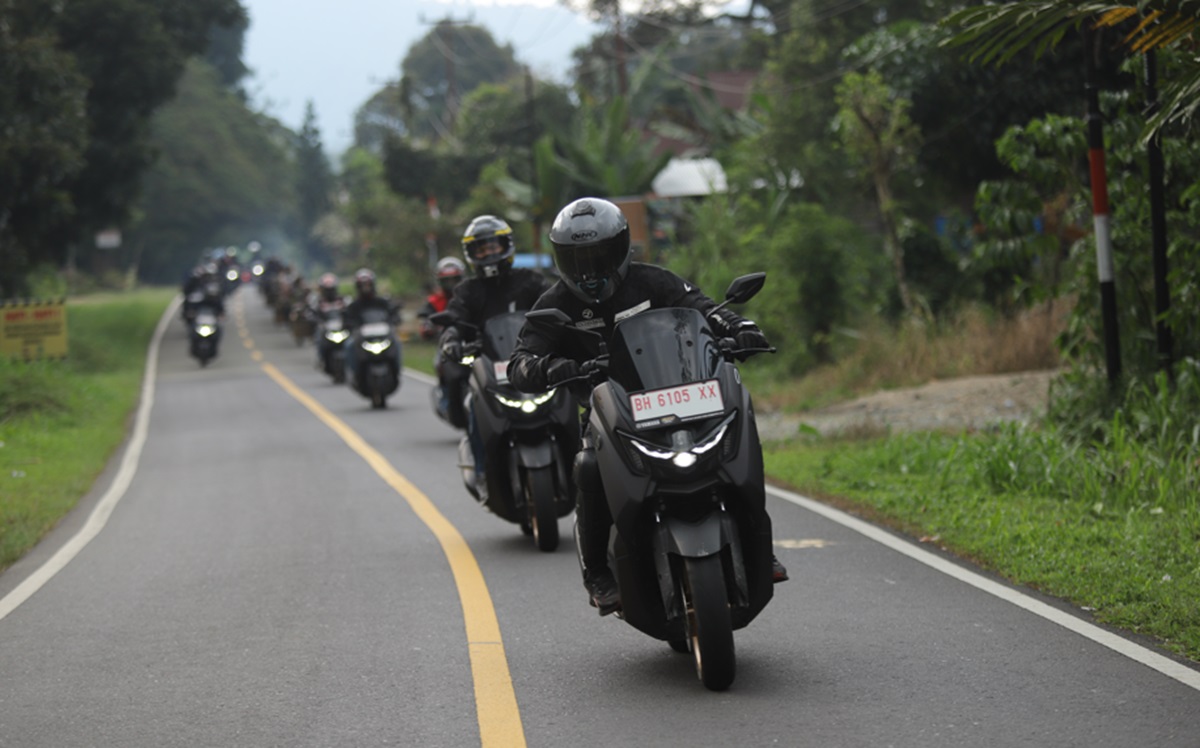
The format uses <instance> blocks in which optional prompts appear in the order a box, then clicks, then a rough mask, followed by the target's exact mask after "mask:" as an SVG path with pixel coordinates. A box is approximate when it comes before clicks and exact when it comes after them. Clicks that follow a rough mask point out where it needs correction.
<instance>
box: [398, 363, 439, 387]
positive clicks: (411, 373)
mask: <svg viewBox="0 0 1200 748" xmlns="http://www.w3.org/2000/svg"><path fill="white" fill-rule="evenodd" d="M404 376H406V377H408V378H409V379H415V380H417V381H418V382H420V383H421V384H428V385H432V386H436V385H437V383H438V380H437V377H431V376H429V375H428V374H426V373H425V372H423V371H417V370H416V369H410V368H408V367H407V366H406V367H404Z"/></svg>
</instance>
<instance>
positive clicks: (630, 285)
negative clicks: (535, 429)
mask: <svg viewBox="0 0 1200 748" xmlns="http://www.w3.org/2000/svg"><path fill="white" fill-rule="evenodd" d="M714 306H716V302H714V301H713V300H712V299H710V298H709V297H707V296H705V295H704V294H703V293H702V292H701V291H700V289H698V288H696V287H695V286H693V285H692V284H690V283H688V282H687V281H685V280H684V279H683V278H680V277H679V276H678V275H676V274H675V273H672V272H671V271H670V270H667V269H666V268H662V267H659V266H657V265H646V264H643V263H640V262H635V263H632V264H631V265H630V266H629V272H628V273H627V274H626V276H625V279H624V280H623V281H621V284H620V285H619V286H617V290H616V292H615V293H614V294H613V295H612V296H611V297H610V298H608V299H606V300H605V301H602V302H600V303H598V304H587V303H585V302H584V301H583V300H581V299H580V298H579V297H578V296H576V295H575V294H574V293H572V292H571V290H570V289H569V288H567V287H566V285H564V284H563V283H562V281H559V282H557V283H555V284H554V285H553V286H552V287H551V288H550V290H549V291H547V292H546V293H544V294H542V297H541V298H540V299H538V301H537V303H536V304H534V305H533V308H534V309H535V310H536V309H559V310H562V311H563V312H564V313H565V314H566V315H567V316H568V317H570V318H571V325H570V327H574V328H576V329H579V330H591V331H593V332H597V333H600V335H601V336H602V337H603V339H604V342H605V343H606V344H607V343H608V341H609V340H611V338H612V333H613V326H614V325H615V324H616V323H617V322H619V321H621V320H623V319H625V318H626V317H632V316H633V315H635V314H637V313H639V312H644V311H646V310H647V309H660V308H664V307H690V308H692V309H696V310H698V311H699V312H700V313H701V314H704V315H705V316H707V315H708V313H709V311H710V310H711V309H712V308H713V307H714ZM710 321H711V322H712V324H713V327H714V328H715V329H714V331H715V332H717V333H718V334H720V335H727V336H732V335H733V334H734V332H736V331H737V330H739V329H744V328H743V326H744V325H752V324H753V323H750V322H748V321H747V320H745V319H744V318H743V317H741V316H739V315H738V314H736V313H734V312H731V311H729V310H728V309H721V310H719V311H718V312H717V314H716V315H715V316H714V317H712V318H711V320H710ZM596 343H597V341H596V340H595V339H594V338H592V337H591V336H589V335H575V334H572V333H571V332H570V330H569V329H564V330H562V331H561V332H560V333H559V334H558V335H557V336H549V335H547V334H546V333H544V332H542V331H541V330H537V329H534V327H533V326H532V325H530V324H526V325H525V326H524V327H523V328H522V329H521V335H520V337H519V338H518V340H517V347H516V348H515V349H514V350H513V354H512V358H510V359H509V365H508V378H509V381H511V382H512V384H513V386H515V387H516V388H517V389H519V390H521V391H523V392H544V391H546V390H547V389H549V388H550V384H549V382H547V380H546V370H547V369H549V368H550V366H551V365H553V364H554V363H555V362H556V361H560V360H562V359H563V358H569V359H573V360H574V361H575V362H576V363H580V364H582V363H583V362H584V361H588V360H590V359H593V358H595V357H596V356H598V355H599V354H600V350H599V346H598V345H596Z"/></svg>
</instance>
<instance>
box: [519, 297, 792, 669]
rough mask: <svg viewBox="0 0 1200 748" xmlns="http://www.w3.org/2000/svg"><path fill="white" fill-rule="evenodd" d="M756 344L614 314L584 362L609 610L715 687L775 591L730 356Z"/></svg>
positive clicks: (553, 327) (655, 312)
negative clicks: (736, 639)
mask: <svg viewBox="0 0 1200 748" xmlns="http://www.w3.org/2000/svg"><path fill="white" fill-rule="evenodd" d="M765 279H766V275H765V273H756V274H753V275H747V276H743V277H741V278H738V279H736V280H735V281H734V282H733V284H732V285H731V286H730V287H729V291H728V292H727V293H726V298H725V302H724V303H722V304H721V305H720V306H724V305H725V304H728V303H730V302H739V303H741V302H744V301H746V300H748V299H750V298H751V297H752V296H753V295H754V294H756V293H757V292H758V291H759V289H761V288H762V285H763V283H764V282H765ZM718 308H719V307H718ZM527 316H528V320H529V322H530V324H533V325H537V326H541V327H543V329H547V330H548V331H559V330H562V329H563V328H564V326H566V325H569V323H570V319H569V318H568V317H567V316H566V315H565V314H563V313H562V312H561V311H559V310H557V309H547V310H539V311H536V312H530V313H529V314H528V315H527ZM710 316H711V313H710ZM566 330H567V331H568V332H569V334H580V335H590V336H593V337H598V336H597V335H596V333H594V332H590V331H584V330H578V329H576V328H574V327H566ZM598 345H600V346H603V344H602V343H598ZM601 350H604V349H603V347H602V348H601ZM769 350H773V349H769ZM757 352H760V351H758V350H753V351H751V350H739V349H737V348H736V347H735V345H734V343H733V341H732V340H730V339H728V338H719V337H717V336H716V335H715V334H714V333H713V332H712V328H711V327H710V325H709V323H708V320H707V319H706V318H705V316H704V315H702V314H701V313H700V312H699V311H697V310H695V309H683V308H664V309H652V310H648V311H644V312H641V313H639V314H636V315H634V316H632V317H629V318H627V319H624V320H622V321H620V322H618V323H617V324H616V326H615V327H614V329H613V333H612V337H611V339H610V342H609V344H608V346H607V350H606V351H604V353H602V355H601V356H599V357H598V358H597V359H595V360H594V361H591V362H588V363H587V364H585V365H584V366H583V367H582V368H583V370H584V371H598V372H601V373H602V374H603V375H604V376H605V377H606V381H603V382H601V383H600V384H598V385H596V386H595V388H594V389H593V390H592V394H591V414H590V420H589V425H590V430H591V437H590V438H592V439H594V440H595V450H596V459H597V462H598V465H599V469H600V475H601V480H602V482H603V485H604V493H605V495H606V497H607V500H608V505H609V509H610V511H611V513H612V517H613V521H614V524H613V528H612V530H611V531H610V536H609V546H608V556H609V568H611V569H612V571H613V574H614V576H615V577H616V580H617V586H618V588H619V591H620V597H621V610H620V612H619V613H618V615H619V616H620V617H621V618H623V619H624V620H625V621H626V622H627V623H629V624H630V625H632V626H634V627H635V628H637V629H638V630H640V631H642V632H643V633H646V634H649V635H650V636H652V637H654V638H656V639H662V640H665V641H667V642H668V643H670V645H671V647H672V648H673V649H675V650H676V651H680V652H688V651H690V652H691V653H692V654H693V656H694V659H695V667H696V673H697V675H698V676H699V678H700V680H701V681H702V682H703V683H704V685H705V686H706V687H707V688H709V689H712V690H715V691H720V690H724V689H726V688H728V687H729V685H730V684H731V683H732V682H733V679H734V675H735V672H736V658H735V654H734V643H733V631H734V630H736V629H739V628H742V627H744V626H746V625H748V624H749V623H750V622H751V621H752V620H754V618H755V617H756V616H757V615H758V614H759V613H760V612H761V611H762V609H763V608H764V607H765V606H766V604H767V603H768V602H769V601H770V599H771V596H772V595H773V594H774V584H773V579H772V568H771V559H772V547H771V521H770V517H769V516H768V515H767V512H766V496H765V491H764V481H763V462H762V449H761V446H760V444H759V440H758V430H757V427H756V425H755V420H754V408H753V405H752V404H751V400H750V394H749V392H747V391H746V389H745V388H744V387H743V386H742V381H741V377H740V376H739V374H738V370H737V367H736V366H735V365H734V363H733V360H734V358H735V357H736V356H739V355H741V356H745V355H748V354H750V353H757ZM591 376H595V374H593V375H591Z"/></svg>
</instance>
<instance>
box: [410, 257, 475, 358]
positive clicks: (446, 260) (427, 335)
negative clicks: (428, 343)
mask: <svg viewBox="0 0 1200 748" xmlns="http://www.w3.org/2000/svg"><path fill="white" fill-rule="evenodd" d="M466 270H467V268H466V266H465V265H463V261H462V260H460V259H458V258H457V257H443V258H442V259H440V260H438V262H437V270H436V272H435V276H436V278H437V288H435V289H434V290H433V293H431V294H429V296H428V297H426V298H425V306H423V307H421V310H420V311H418V312H417V319H419V320H420V321H421V340H435V339H437V338H438V337H440V336H441V334H442V328H440V327H438V326H437V325H434V324H432V323H431V322H430V321H429V318H430V317H431V316H433V315H434V314H437V313H438V312H444V311H446V306H447V305H448V304H449V303H450V299H452V298H454V289H455V288H457V287H458V284H460V283H462V282H463V278H464V276H465V274H466Z"/></svg>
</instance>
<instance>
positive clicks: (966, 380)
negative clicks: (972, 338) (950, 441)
mask: <svg viewBox="0 0 1200 748" xmlns="http://www.w3.org/2000/svg"><path fill="white" fill-rule="evenodd" d="M1055 373H1056V372H1055V371H1053V370H1051V371H1032V372H1020V373H1013V374H993V375H987V376H975V377H963V378H960V379H945V380H935V381H933V382H929V383H927V384H924V385H921V386H920V387H911V388H907V389H898V390H886V391H882V392H876V393H874V394H871V395H866V396H864V397H860V398H858V399H856V400H850V401H848V402H844V403H838V404H837V405H831V406H829V407H826V408H821V409H819V410H813V411H806V412H803V413H780V412H773V413H762V412H760V413H758V430H759V435H760V437H761V438H762V439H763V440H764V441H769V440H775V439H787V438H789V437H791V436H794V435H796V433H797V432H798V430H799V428H800V425H801V424H806V425H808V426H811V427H813V428H815V429H816V430H817V431H819V432H820V433H821V434H823V435H827V436H831V435H837V434H845V433H875V432H886V431H962V430H976V429H982V428H986V427H988V426H991V425H995V424H998V423H1003V422H1007V421H1020V422H1028V421H1030V420H1033V419H1036V418H1038V417H1040V416H1041V415H1043V414H1045V412H1046V405H1047V401H1048V399H1049V391H1050V380H1051V379H1052V378H1053V376H1054V375H1055Z"/></svg>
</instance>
